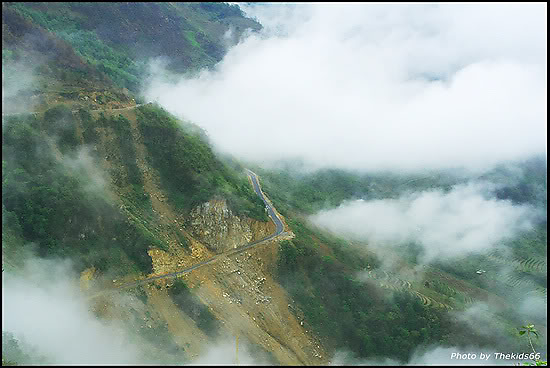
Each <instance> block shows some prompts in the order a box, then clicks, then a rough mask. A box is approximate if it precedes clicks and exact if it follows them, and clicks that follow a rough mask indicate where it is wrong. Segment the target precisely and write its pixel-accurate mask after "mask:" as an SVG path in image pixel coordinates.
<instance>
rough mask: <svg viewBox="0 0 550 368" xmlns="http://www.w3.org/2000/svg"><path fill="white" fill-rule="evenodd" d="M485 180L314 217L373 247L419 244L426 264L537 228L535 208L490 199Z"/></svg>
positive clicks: (367, 202)
mask: <svg viewBox="0 0 550 368" xmlns="http://www.w3.org/2000/svg"><path fill="white" fill-rule="evenodd" d="M486 192H487V189H486V188H484V186H483V185H481V184H473V183H470V184H468V185H459V186H455V187H454V188H453V189H452V190H451V191H450V192H448V193H444V192H443V191H440V190H433V191H425V192H419V193H412V194H407V195H403V196H401V197H400V198H398V199H382V200H362V199H360V200H355V201H349V202H344V203H342V204H341V205H340V206H339V207H337V208H334V209H330V210H326V211H321V212H319V213H317V214H315V215H314V216H311V217H310V219H311V221H312V222H313V223H315V224H316V225H318V226H321V227H323V228H326V229H329V230H331V231H334V232H336V233H339V234H342V235H345V236H350V237H352V238H355V239H361V240H366V241H368V242H369V245H372V246H380V247H384V246H385V245H396V244H404V243H408V242H416V243H418V244H420V245H421V246H422V247H423V250H424V253H423V255H422V258H421V262H423V263H427V262H429V261H431V260H434V259H452V258H458V257H461V256H464V255H466V254H469V253H476V252H481V251H485V250H489V249H492V248H494V247H497V246H498V245H499V243H500V242H502V241H503V240H505V239H508V238H511V237H513V236H514V235H516V234H517V233H518V232H520V231H523V230H528V229H530V228H531V227H532V222H533V220H534V216H536V211H534V210H533V208H532V207H530V206H527V205H521V206H520V205H513V204H512V203H511V202H509V201H504V200H497V199H494V198H487V197H486V196H485V193H486Z"/></svg>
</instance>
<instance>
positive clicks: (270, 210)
mask: <svg viewBox="0 0 550 368" xmlns="http://www.w3.org/2000/svg"><path fill="white" fill-rule="evenodd" d="M246 173H247V175H248V177H249V178H250V180H251V182H252V185H253V187H254V191H255V192H256V194H258V196H260V198H261V199H262V201H263V202H264V203H265V206H266V209H267V213H268V215H269V217H270V218H271V221H273V223H274V224H275V226H276V229H275V232H274V233H273V234H271V235H269V236H266V237H265V238H263V239H260V240H255V241H253V242H250V243H247V244H245V245H242V246H240V247H237V248H235V249H231V250H229V251H227V252H224V253H220V254H217V255H215V256H214V257H212V258H210V259H207V260H205V261H202V262H199V263H197V264H195V265H193V266H191V267H187V268H185V269H183V270H181V271H177V272H171V273H166V274H162V275H156V276H152V277H148V278H146V279H143V280H139V281H134V282H131V283H127V284H123V285H120V286H118V287H116V288H114V289H110V290H105V291H103V292H100V293H98V294H95V295H93V296H92V298H94V297H96V296H99V295H102V294H105V293H107V292H113V291H118V290H121V289H128V288H132V287H135V286H138V285H144V284H148V283H150V282H153V281H155V280H159V279H165V278H169V277H178V276H180V275H183V274H186V273H189V272H191V271H193V270H196V269H197V268H199V267H202V266H205V265H207V264H210V263H213V262H215V261H216V260H217V259H218V258H220V257H228V256H232V255H235V254H238V253H241V252H244V251H245V250H247V249H250V248H252V247H254V246H256V245H259V244H261V243H264V242H267V241H269V240H272V239H273V238H275V237H277V236H279V235H281V234H282V233H283V230H284V225H283V221H282V220H281V218H280V217H279V216H278V215H277V213H276V212H275V209H274V208H273V206H272V205H271V203H270V202H269V201H268V200H267V198H266V196H265V194H264V193H263V192H262V189H261V188H260V184H259V182H258V176H257V175H256V174H255V173H254V172H253V171H251V170H248V169H246Z"/></svg>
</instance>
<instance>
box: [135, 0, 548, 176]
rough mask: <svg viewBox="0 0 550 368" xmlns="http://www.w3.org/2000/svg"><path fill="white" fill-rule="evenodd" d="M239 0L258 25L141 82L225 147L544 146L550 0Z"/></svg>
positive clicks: (483, 151) (377, 162)
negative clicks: (199, 63)
mask: <svg viewBox="0 0 550 368" xmlns="http://www.w3.org/2000/svg"><path fill="white" fill-rule="evenodd" d="M242 7H243V8H244V9H245V11H247V12H248V14H250V15H251V16H254V17H256V18H257V19H258V20H259V21H260V22H262V24H263V25H264V29H263V30H262V31H261V32H260V33H258V34H249V35H248V36H247V37H245V38H244V39H242V40H241V42H240V43H239V44H238V45H236V46H234V47H233V48H231V49H230V50H229V52H228V54H227V55H226V56H225V58H224V59H223V60H222V61H221V62H220V63H219V64H218V65H217V67H216V68H215V69H214V70H212V71H206V70H203V71H202V72H201V73H199V74H198V75H194V76H191V75H189V76H185V77H181V78H179V79H177V80H176V81H174V78H173V76H172V78H171V79H170V80H168V79H166V78H163V77H162V75H163V73H162V72H159V71H158V68H157V71H156V72H155V73H154V77H153V78H152V79H151V80H150V83H149V84H148V86H149V88H148V89H147V90H146V91H145V95H146V97H147V98H148V99H150V100H153V101H157V102H159V103H160V104H161V105H162V106H163V107H165V108H167V109H168V110H170V111H171V112H173V113H175V114H177V115H179V116H182V117H184V118H186V119H189V120H191V121H193V122H195V123H197V124H199V125H200V126H201V127H203V128H204V129H206V131H207V132H208V134H209V136H210V138H211V139H212V141H213V143H214V144H215V145H216V146H217V147H218V148H219V149H220V150H222V151H225V152H229V153H232V154H234V155H236V156H237V157H239V158H241V159H244V160H250V161H255V162H258V163H260V164H269V163H272V162H274V161H276V160H279V159H294V158H297V157H298V158H302V159H303V160H305V162H307V163H309V164H310V165H311V166H312V167H340V168H347V169H360V170H378V169H390V170H418V169H430V168H435V169H438V168H453V167H467V168H480V167H481V168H485V167H487V166H488V165H493V164H495V163H496V162H502V161H506V160H513V159H522V158H525V157H527V156H530V155H533V154H539V153H543V152H545V138H544V137H545V134H544V133H545V129H546V82H545V81H546V77H545V75H546V74H545V68H546V64H545V63H546V60H545V53H546V51H545V46H544V45H545V44H546V15H545V14H546V12H545V9H546V5H543V4H528V5H520V4H476V5H475V6H474V5H473V4H461V5H455V4H441V5H435V4H429V5H424V4H400V5H376V4H347V5H336V4H316V5H314V6H312V5H307V6H306V5H286V6H285V5H279V6H275V5H270V6H260V5H254V6H244V5H243V6H242ZM282 10H285V11H282ZM276 14H278V15H276Z"/></svg>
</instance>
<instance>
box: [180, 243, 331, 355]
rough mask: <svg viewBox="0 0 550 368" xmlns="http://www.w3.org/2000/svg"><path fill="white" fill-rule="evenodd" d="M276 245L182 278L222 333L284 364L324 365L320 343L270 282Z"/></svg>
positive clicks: (286, 298) (275, 285) (249, 252)
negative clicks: (242, 339) (206, 307)
mask: <svg viewBox="0 0 550 368" xmlns="http://www.w3.org/2000/svg"><path fill="white" fill-rule="evenodd" d="M277 252H278V246H277V242H268V243H266V244H262V245H259V246H257V247H254V248H251V249H250V250H248V251H246V252H243V253H240V254H238V255H234V256H231V257H221V258H220V259H218V261H217V262H216V263H214V264H212V265H211V266H209V267H202V268H200V269H197V270H196V271H194V272H192V273H190V274H187V275H185V276H184V280H185V282H186V283H187V284H188V285H189V286H190V287H191V288H192V289H193V292H195V293H196V295H197V296H198V297H199V298H200V300H201V301H202V302H203V303H204V304H206V305H208V306H209V308H210V311H211V312H212V313H213V314H214V315H215V316H216V317H217V318H218V319H219V320H220V321H221V322H222V324H223V326H224V329H225V330H226V334H229V335H232V336H241V337H245V338H246V340H248V341H249V342H250V343H252V344H255V345H257V346H261V347H262V348H263V349H265V350H266V351H269V352H271V354H272V355H273V357H274V358H275V359H276V360H277V361H278V362H279V363H280V364H284V365H318V364H326V363H327V362H328V360H327V354H326V352H325V349H324V348H323V346H322V345H321V343H320V341H319V339H318V338H317V337H315V336H314V335H313V333H312V331H311V329H310V328H309V327H308V326H307V324H305V323H304V322H303V321H302V320H301V318H300V317H299V315H300V313H299V311H297V309H298V308H297V307H296V306H295V304H294V302H293V301H292V300H291V299H290V298H289V296H288V295H287V293H286V292H285V290H284V289H283V288H282V287H281V285H280V284H279V283H278V282H277V281H276V280H274V279H273V276H272V275H273V274H274V270H275V267H276V260H277Z"/></svg>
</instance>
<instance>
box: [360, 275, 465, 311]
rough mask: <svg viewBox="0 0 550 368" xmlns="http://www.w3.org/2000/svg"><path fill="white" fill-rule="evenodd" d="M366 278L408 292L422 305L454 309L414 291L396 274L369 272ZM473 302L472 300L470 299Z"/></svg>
mask: <svg viewBox="0 0 550 368" xmlns="http://www.w3.org/2000/svg"><path fill="white" fill-rule="evenodd" d="M366 276H367V277H368V278H370V279H372V280H375V281H376V283H377V284H378V286H380V287H382V288H385V289H390V290H395V291H407V292H409V293H411V294H413V295H414V296H416V297H417V298H419V299H420V300H421V301H422V304H424V305H427V306H434V307H438V308H445V309H453V307H452V306H451V305H449V304H446V303H442V302H439V301H437V300H435V299H434V298H432V297H429V296H427V295H425V294H423V293H421V292H419V291H417V290H413V285H412V284H411V282H410V281H407V280H403V279H401V278H399V277H398V276H397V275H396V274H394V273H391V272H387V271H384V270H374V271H368V272H367V273H366ZM470 300H471V298H470Z"/></svg>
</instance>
